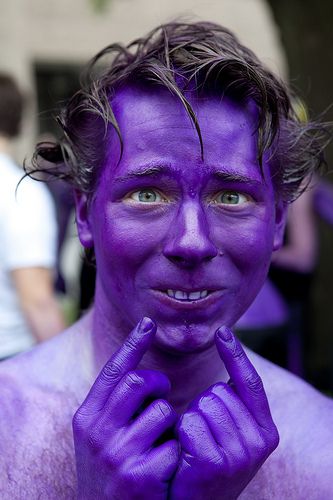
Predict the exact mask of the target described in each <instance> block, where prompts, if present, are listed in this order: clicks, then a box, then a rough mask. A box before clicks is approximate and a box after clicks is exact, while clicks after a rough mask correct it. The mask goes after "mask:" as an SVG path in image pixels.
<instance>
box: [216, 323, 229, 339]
mask: <svg viewBox="0 0 333 500" xmlns="http://www.w3.org/2000/svg"><path fill="white" fill-rule="evenodd" d="M216 335H217V336H218V337H219V338H220V339H221V340H223V342H231V341H232V339H233V334H232V331H231V330H230V329H229V328H228V327H226V326H221V327H220V328H219V329H218V330H217V331H216Z"/></svg>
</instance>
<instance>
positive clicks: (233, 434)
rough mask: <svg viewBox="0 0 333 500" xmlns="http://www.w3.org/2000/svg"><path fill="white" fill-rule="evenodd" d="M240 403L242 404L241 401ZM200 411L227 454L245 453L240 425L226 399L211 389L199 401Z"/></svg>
mask: <svg viewBox="0 0 333 500" xmlns="http://www.w3.org/2000/svg"><path fill="white" fill-rule="evenodd" d="M240 404H242V403H241V402H240ZM197 408H198V411H199V412H200V413H201V414H202V415H203V417H204V418H205V420H206V422H207V424H208V426H209V428H210V431H211V433H212V435H213V436H214V438H215V440H216V442H217V443H218V445H220V446H221V447H222V448H223V450H224V452H225V454H226V455H229V454H232V455H233V456H238V455H241V454H244V444H245V443H244V442H243V440H242V436H241V434H240V431H239V428H238V426H236V423H235V421H234V419H233V417H232V415H231V414H230V412H229V410H228V408H227V406H226V405H225V404H224V401H223V400H222V399H221V398H220V397H219V396H217V395H216V394H215V393H214V392H212V391H211V390H208V391H207V393H206V394H205V395H204V396H203V397H201V398H200V399H199V400H198V402H197Z"/></svg>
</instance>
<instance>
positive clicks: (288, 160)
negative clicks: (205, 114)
mask: <svg viewBox="0 0 333 500" xmlns="http://www.w3.org/2000/svg"><path fill="white" fill-rule="evenodd" d="M126 84H140V85H146V86H148V85H158V86H160V87H164V88H166V89H167V90H168V91H169V92H171V94H173V95H174V96H175V98H177V99H179V100H180V101H181V102H182V104H183V106H184V107H185V109H186V111H187V113H188V115H189V119H191V120H192V122H193V124H194V126H195V129H196V131H197V134H198V139H199V142H200V147H201V154H202V156H203V155H204V146H203V142H202V138H201V133H200V124H199V123H198V121H197V118H196V115H195V113H194V111H193V109H192V107H191V105H190V103H189V101H188V100H187V98H186V95H187V92H186V89H189V88H190V89H193V88H194V89H195V92H197V93H198V94H200V93H205V92H207V91H209V92H211V91H213V92H214V93H215V94H216V95H219V96H220V97H223V95H226V94H227V95H229V96H231V97H233V98H235V99H237V100H241V101H244V103H246V102H248V101H249V100H251V101H253V102H254V103H255V104H256V106H257V109H258V125H257V137H258V164H259V165H260V168H261V166H262V162H263V155H264V154H268V155H269V159H270V162H271V165H272V166H273V167H274V180H275V186H276V190H277V193H278V194H279V195H280V196H281V197H282V198H283V199H284V200H285V201H287V202H289V201H292V200H293V199H294V198H295V197H296V196H297V195H298V194H299V192H300V190H301V189H302V188H303V187H304V182H303V181H304V179H309V178H310V176H311V174H312V173H313V172H315V171H316V170H317V169H318V168H319V167H320V166H321V165H322V164H323V150H324V148H325V147H326V145H327V143H328V142H329V140H330V133H329V128H328V127H327V126H326V125H325V124H320V123H310V122H308V123H302V122H301V121H300V120H299V119H298V118H297V116H296V114H295V112H294V110H293V108H292V106H291V94H290V93H289V91H288V90H287V88H286V86H285V84H284V83H282V82H281V81H280V80H279V79H278V78H276V77H275V76H274V75H273V74H272V73H271V72H270V71H269V70H267V69H266V68H265V67H264V66H263V65H262V64H261V62H260V61H259V60H258V58H257V57H256V56H255V55H254V54H253V52H251V51H250V50H249V49H248V48H246V47H244V46H243V45H241V44H240V43H239V41H238V39H237V38H236V37H235V36H234V35H233V34H232V33H231V32H230V31H228V30H227V29H225V28H223V27H221V26H219V25H217V24H213V23H208V22H197V23H178V22H174V23H169V24H164V25H162V26H159V27H158V28H156V29H154V30H153V31H151V32H150V33H149V34H148V35H147V36H146V37H143V38H139V39H137V40H135V41H133V42H132V43H130V44H129V45H127V46H123V45H120V44H112V45H109V46H108V47H106V48H105V49H103V50H102V51H101V52H99V53H98V54H97V55H96V56H95V57H94V58H93V59H92V61H91V62H90V64H89V65H88V67H87V70H86V72H85V74H84V75H83V78H82V87H81V89H80V90H79V91H78V92H77V93H76V94H75V95H74V96H73V97H72V98H71V99H70V100H69V101H68V103H67V104H66V106H65V107H64V108H63V110H62V112H61V114H60V115H59V116H58V118H57V120H58V123H59V124H60V126H61V128H62V130H63V137H62V139H61V140H60V141H59V143H57V144H52V143H40V144H38V145H37V147H36V151H35V154H34V156H33V159H32V162H31V166H30V168H29V175H34V174H35V173H37V172H40V171H41V170H43V171H44V172H45V169H46V168H47V171H48V173H49V174H50V175H52V176H56V177H60V178H65V179H67V180H68V181H69V182H71V183H72V185H73V186H74V187H75V188H76V189H78V190H80V191H82V192H86V193H87V194H89V195H91V194H93V193H94V190H95V187H96V181H97V180H98V177H99V175H98V174H99V170H100V169H101V168H102V167H103V165H104V163H105V154H106V149H107V148H106V144H107V135H108V134H107V132H108V129H109V127H110V126H111V127H113V128H114V129H115V130H116V132H117V134H118V136H119V140H120V143H121V146H122V136H121V130H120V129H119V126H118V124H117V121H116V119H115V116H114V113H113V111H112V97H113V95H114V94H115V92H116V91H117V89H119V87H121V86H122V85H126Z"/></svg>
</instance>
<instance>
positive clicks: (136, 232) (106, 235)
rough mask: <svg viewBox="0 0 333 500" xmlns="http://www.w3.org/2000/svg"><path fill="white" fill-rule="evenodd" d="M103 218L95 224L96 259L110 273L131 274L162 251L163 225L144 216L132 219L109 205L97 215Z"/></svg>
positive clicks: (119, 209)
mask: <svg viewBox="0 0 333 500" xmlns="http://www.w3.org/2000/svg"><path fill="white" fill-rule="evenodd" d="M98 212H99V213H102V214H103V215H102V216H100V217H99V219H98V220H97V221H96V231H95V234H96V237H95V238H94V241H95V248H96V258H97V259H98V257H100V260H102V261H103V262H104V265H107V266H108V267H109V269H112V271H113V272H115V273H117V272H121V273H125V274H127V275H128V274H130V273H132V272H133V270H134V269H136V268H137V267H138V266H139V265H142V263H143V262H144V261H146V260H147V259H149V257H150V256H151V255H154V254H156V252H158V251H161V248H162V241H163V234H164V233H165V227H166V224H165V221H161V220H156V219H155V218H154V216H149V214H148V213H144V214H142V215H141V216H140V214H139V216H138V215H137V214H136V215H135V217H134V216H133V215H131V213H130V212H129V213H127V212H126V211H125V212H124V209H123V208H122V206H121V205H117V204H112V203H110V204H109V205H107V206H106V209H104V212H103V210H100V211H97V213H98Z"/></svg>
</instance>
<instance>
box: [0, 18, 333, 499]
mask: <svg viewBox="0 0 333 500" xmlns="http://www.w3.org/2000/svg"><path fill="white" fill-rule="evenodd" d="M110 58H111V59H110ZM88 75H89V77H88V78H87V81H86V83H85V86H83V88H82V90H80V91H79V92H78V93H77V94H76V95H75V96H74V97H73V98H72V99H71V100H70V101H69V103H68V104H67V106H66V108H65V109H64V111H63V114H62V116H61V117H60V122H61V124H62V127H63V131H64V137H63V140H62V142H61V143H60V144H58V145H50V144H42V145H40V146H39V147H38V149H37V152H36V155H35V158H34V162H33V163H34V167H35V170H36V169H37V170H38V169H39V168H44V166H43V162H44V160H47V162H48V163H47V164H48V166H49V168H50V173H51V174H52V173H54V174H55V175H58V176H62V177H66V178H67V179H68V180H69V181H70V182H71V183H72V184H73V186H74V188H75V194H76V214H77V215H76V219H77V226H78V232H79V237H80V240H81V243H82V245H83V246H84V247H85V248H86V249H87V251H88V252H89V253H90V254H94V258H95V259H96V267H97V280H96V295H95V303H94V307H93V308H92V310H91V312H90V313H89V314H88V315H86V316H85V317H84V318H83V319H82V320H81V321H80V322H79V323H76V324H75V325H74V326H72V327H71V328H70V329H69V330H67V331H66V332H64V333H63V334H62V335H60V336H58V337H56V338H55V339H53V340H51V341H50V342H48V343H46V344H44V345H41V346H38V347H37V348H36V349H34V350H32V351H31V352H30V353H28V354H25V355H23V356H20V357H18V358H15V359H13V360H11V361H8V362H5V363H3V364H2V365H1V372H0V377H1V388H2V389H1V405H0V412H1V428H0V432H1V439H0V443H1V460H2V465H1V490H0V491H1V497H2V498H31V499H32V498H47V499H68V498H75V497H78V498H80V499H107V498H110V499H134V498H136V499H139V498H141V499H143V498H144V499H167V498H168V499H169V498H170V499H234V498H238V497H240V498H245V499H248V498H253V499H271V498H278V499H281V498H293V499H303V498H309V499H324V498H329V497H330V496H331V495H332V494H333V475H332V464H333V444H332V443H333V425H332V424H333V403H332V401H331V400H329V399H328V398H326V397H324V396H323V395H321V394H319V393H318V392H317V391H315V390H314V389H313V388H311V387H310V386H309V385H307V384H305V383H304V382H303V381H301V380H300V379H298V378H296V377H294V376H293V375H291V374H289V373H287V372H286V371H284V370H282V369H280V368H278V367H277V366H275V365H272V364H271V363H269V362H268V361H266V360H264V359H262V358H260V357H259V356H257V355H255V354H253V353H252V352H249V351H245V350H244V349H243V347H242V346H241V344H240V343H239V341H238V340H237V338H236V337H235V336H234V335H233V333H232V330H231V328H232V327H233V325H234V324H235V322H236V321H237V320H238V318H239V317H240V316H241V315H242V313H243V312H244V311H245V310H246V308H247V307H248V306H249V305H250V303H251V302H252V301H253V299H254V297H255V296H256V294H257V293H258V291H259V290H260V287H261V286H262V284H263V282H264V280H265V277H266V274H267V270H268V266H269V263H270V259H271V255H272V252H273V251H274V250H276V249H278V248H279V247H280V245H281V243H282V240H283V230H284V224H285V218H286V207H287V204H288V203H289V202H290V201H291V200H292V199H294V198H295V197H296V196H297V193H298V191H299V189H300V186H301V184H302V180H303V179H304V178H305V177H307V176H308V175H310V174H311V173H312V172H314V171H315V170H317V168H318V167H319V166H320V163H321V161H322V148H323V141H322V137H323V130H324V129H323V128H322V127H321V126H320V125H314V124H307V125H304V124H302V123H299V122H298V120H297V118H296V117H295V116H294V113H293V111H292V109H291V106H290V101H289V96H288V92H287V90H286V88H285V87H284V85H283V84H282V83H281V82H279V81H278V79H276V78H275V77H274V76H273V75H272V74H271V73H270V72H269V71H267V70H266V69H265V68H264V67H263V66H262V64H261V63H260V62H259V61H258V60H257V58H256V57H255V56H254V55H253V53H252V52H250V51H249V50H248V49H246V48H245V47H243V46H242V45H241V44H240V43H239V42H238V40H237V39H236V38H235V37H234V36H233V35H232V34H231V33H229V32H228V31H227V30H225V29H223V28H221V27H220V26H217V25H214V24H210V23H196V24H183V23H172V24H168V25H165V26H163V27H160V28H158V29H156V30H154V31H153V32H152V33H150V34H149V35H148V36H147V37H145V38H142V39H140V40H137V41H136V42H134V43H133V44H131V45H130V46H128V47H126V48H125V47H122V46H120V45H111V46H110V47H108V48H106V49H105V50H104V51H102V52H101V53H100V54H99V55H97V56H96V58H95V60H94V61H93V64H92V66H91V67H90V70H89V72H88ZM324 132H325V130H324ZM50 162H51V163H52V164H53V166H51V167H50ZM72 426H73V428H72Z"/></svg>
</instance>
